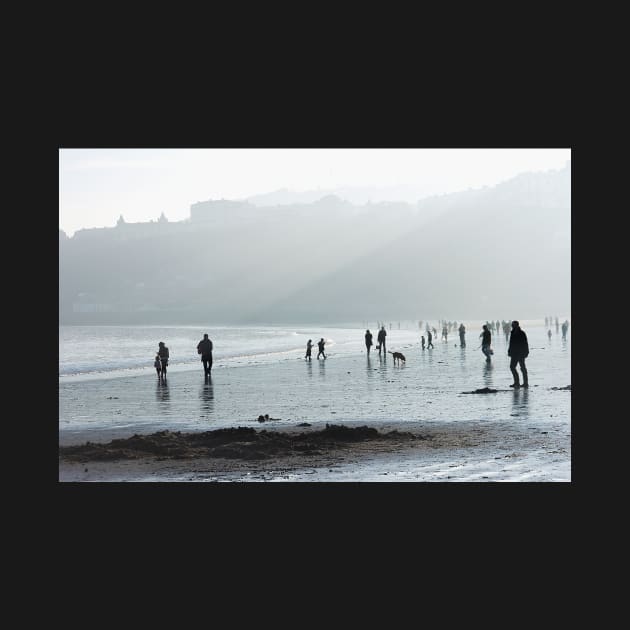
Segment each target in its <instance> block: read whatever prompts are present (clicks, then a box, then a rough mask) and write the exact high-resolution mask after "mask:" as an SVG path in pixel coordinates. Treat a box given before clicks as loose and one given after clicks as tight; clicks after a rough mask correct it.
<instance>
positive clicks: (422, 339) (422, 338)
mask: <svg viewBox="0 0 630 630" xmlns="http://www.w3.org/2000/svg"><path fill="white" fill-rule="evenodd" d="M420 339H421V341H422V349H423V350H424V335H422V337H421V338H420Z"/></svg>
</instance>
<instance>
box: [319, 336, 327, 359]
mask: <svg viewBox="0 0 630 630" xmlns="http://www.w3.org/2000/svg"><path fill="white" fill-rule="evenodd" d="M325 345H326V342H325V341H324V338H323V337H322V338H321V339H320V340H319V341H318V342H317V347H318V348H319V352H318V353H317V358H318V359H319V355H320V354H322V355H323V356H324V359H325V358H326V355H325V354H324V346H325Z"/></svg>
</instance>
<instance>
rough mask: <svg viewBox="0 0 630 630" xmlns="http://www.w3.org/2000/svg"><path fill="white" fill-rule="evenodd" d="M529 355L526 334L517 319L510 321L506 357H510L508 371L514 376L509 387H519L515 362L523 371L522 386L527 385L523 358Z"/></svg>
mask: <svg viewBox="0 0 630 630" xmlns="http://www.w3.org/2000/svg"><path fill="white" fill-rule="evenodd" d="M528 355H529V344H528V343H527V335H526V334H525V331H524V330H522V329H521V327H520V325H519V323H518V321H516V320H514V321H513V322H512V332H511V333H510V345H509V346H508V357H510V371H511V372H512V376H513V377H514V383H512V385H510V387H520V384H519V378H518V372H517V371H516V366H517V364H518V365H519V366H520V368H521V372H522V373H523V387H529V385H528V381H527V368H526V367H525V359H526V358H527V356H528Z"/></svg>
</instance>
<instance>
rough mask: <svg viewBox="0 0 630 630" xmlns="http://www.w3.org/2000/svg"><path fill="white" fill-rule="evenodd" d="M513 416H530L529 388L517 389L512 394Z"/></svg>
mask: <svg viewBox="0 0 630 630" xmlns="http://www.w3.org/2000/svg"><path fill="white" fill-rule="evenodd" d="M511 415H513V416H522V417H528V416H529V387H515V388H514V393H513V394H512V414H511Z"/></svg>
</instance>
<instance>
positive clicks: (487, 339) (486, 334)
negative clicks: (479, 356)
mask: <svg viewBox="0 0 630 630" xmlns="http://www.w3.org/2000/svg"><path fill="white" fill-rule="evenodd" d="M482 328H483V332H482V333H481V334H480V335H479V336H480V337H481V351H482V352H483V353H484V354H485V355H486V361H488V362H489V361H490V355H491V354H493V352H492V349H491V348H490V344H491V343H492V333H491V332H490V329H489V328H488V326H487V324H484V325H483V326H482Z"/></svg>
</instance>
